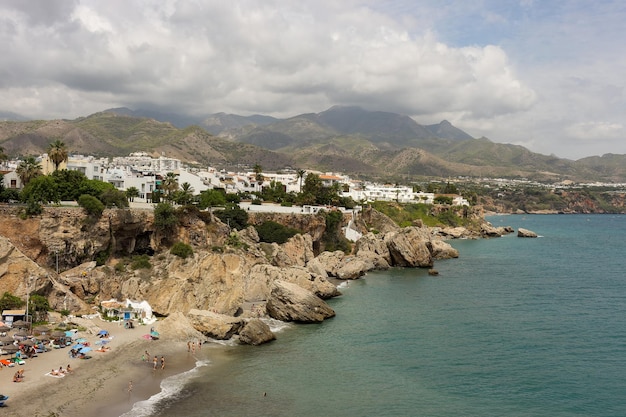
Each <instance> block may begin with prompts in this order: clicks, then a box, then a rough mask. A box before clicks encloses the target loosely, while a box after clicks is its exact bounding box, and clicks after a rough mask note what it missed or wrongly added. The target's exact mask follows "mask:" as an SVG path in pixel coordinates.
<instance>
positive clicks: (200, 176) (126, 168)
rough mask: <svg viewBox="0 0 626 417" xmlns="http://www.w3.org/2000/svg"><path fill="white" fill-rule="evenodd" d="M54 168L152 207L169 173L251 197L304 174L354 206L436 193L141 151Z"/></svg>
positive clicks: (11, 180)
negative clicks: (223, 166) (197, 164)
mask: <svg viewBox="0 0 626 417" xmlns="http://www.w3.org/2000/svg"><path fill="white" fill-rule="evenodd" d="M36 161H37V162H38V163H39V165H40V166H41V171H42V174H44V175H47V174H50V173H52V172H53V171H55V165H54V163H53V161H52V160H51V158H50V157H49V156H48V154H46V153H44V154H42V155H41V156H39V157H38V158H37V159H36ZM19 163H20V161H19V160H10V161H5V162H4V163H3V165H1V166H0V174H2V175H3V185H4V187H5V188H8V189H21V188H22V186H23V184H22V180H21V179H20V176H19V175H18V172H17V168H18V166H19ZM58 169H60V170H62V169H67V170H69V171H78V172H81V173H83V174H84V175H85V176H86V177H87V178H88V179H92V180H100V181H104V182H108V183H111V184H113V185H114V186H115V187H116V188H117V189H118V190H120V191H126V190H128V189H130V188H131V187H134V188H136V189H137V190H138V191H139V193H138V194H139V195H138V196H137V197H135V198H134V202H136V203H152V202H153V201H154V200H153V198H154V194H155V191H156V190H159V187H160V186H161V184H162V181H163V180H164V178H166V177H167V175H168V174H170V173H173V174H174V175H175V176H176V179H177V183H178V184H179V185H182V184H188V189H189V190H191V191H192V193H193V194H194V195H198V194H200V193H201V192H203V191H205V190H209V189H223V190H224V191H225V192H226V193H232V194H238V193H239V194H252V193H255V192H260V191H262V190H263V188H265V187H269V186H271V185H272V183H274V184H278V183H280V184H282V185H283V187H284V191H285V192H287V193H290V192H294V193H298V192H300V191H301V187H302V184H303V181H304V179H305V178H306V175H308V174H309V173H314V174H316V175H318V176H319V178H320V180H321V181H322V183H323V184H324V185H325V186H332V185H334V184H337V185H338V186H339V194H340V196H341V197H346V198H348V197H349V198H351V199H352V200H354V201H355V202H360V203H365V202H371V201H396V202H399V203H425V204H433V203H434V200H435V193H429V192H423V191H415V190H414V189H413V188H412V187H410V186H406V185H397V184H395V185H391V184H379V183H374V182H366V181H360V180H355V179H352V178H350V176H348V175H346V174H342V173H329V172H319V171H313V170H301V171H296V170H285V171H280V172H255V171H254V170H245V171H241V172H227V171H225V170H218V169H216V168H212V167H207V168H206V169H197V168H191V167H189V166H188V165H187V164H185V163H184V162H183V161H180V160H178V159H175V158H168V157H166V156H159V157H158V158H154V157H152V156H150V155H149V154H148V153H146V152H135V153H131V154H130V155H129V156H126V157H114V158H98V157H94V156H89V155H69V156H68V157H67V160H65V161H62V162H61V163H60V164H59V166H58ZM449 197H450V198H451V199H452V202H453V205H456V206H467V205H469V202H468V201H467V200H466V199H465V198H463V197H462V196H460V195H450V196H449Z"/></svg>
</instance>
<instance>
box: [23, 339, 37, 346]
mask: <svg viewBox="0 0 626 417" xmlns="http://www.w3.org/2000/svg"><path fill="white" fill-rule="evenodd" d="M20 343H21V344H22V345H24V346H33V345H34V344H35V342H33V341H32V340H30V339H26V340H24V341H22V342H20Z"/></svg>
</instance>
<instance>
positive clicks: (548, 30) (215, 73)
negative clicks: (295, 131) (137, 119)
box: [0, 0, 626, 159]
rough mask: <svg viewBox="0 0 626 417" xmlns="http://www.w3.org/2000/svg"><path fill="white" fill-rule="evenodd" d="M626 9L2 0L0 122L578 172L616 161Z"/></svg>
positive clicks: (594, 2)
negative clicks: (506, 158) (428, 132)
mask: <svg viewBox="0 0 626 417" xmlns="http://www.w3.org/2000/svg"><path fill="white" fill-rule="evenodd" d="M624 22H626V2H624V1H623V0H614V1H602V0H517V1H515V0H473V1H467V0H404V1H393V0H341V1H336V0H315V1H304V0H294V1H284V0H282V1H281V0H241V1H240V0H230V1H222V0H197V1H192V0H179V1H175V0H154V1H153V0H133V1H131V0H107V1H101V0H28V1H24V0H3V1H1V2H0V56H1V57H2V58H1V59H2V64H1V65H0V111H10V112H14V113H18V114H20V115H23V116H27V117H30V118H43V119H54V118H67V119H73V118H76V117H79V116H86V115H89V114H91V113H94V112H97V111H101V110H104V109H107V108H111V107H119V106H126V107H129V108H132V109H139V108H151V109H158V110H162V111H174V112H181V113H192V114H194V115H206V114H210V113H217V112H227V113H235V114H241V115H250V114H267V115H272V116H275V117H289V116H294V115H297V114H300V113H305V112H320V111H323V110H326V109H327V108H328V107H330V106H332V105H335V104H342V105H359V106H362V107H364V108H366V109H369V110H383V111H391V112H398V113H403V114H407V115H409V116H412V117H413V118H414V119H415V120H416V121H417V122H419V123H422V124H431V123H438V122H440V121H441V120H443V119H447V120H449V121H450V122H452V123H453V124H454V125H455V126H457V127H460V128H461V129H463V130H465V131H466V132H468V133H469V134H471V135H472V136H474V137H480V136H486V137H488V138H489V139H491V140H492V141H494V142H504V143H514V144H519V145H522V146H525V147H527V148H529V149H530V150H532V151H535V152H540V153H543V154H555V155H557V156H559V157H563V158H571V159H578V158H582V157H584V156H591V155H602V154H604V153H619V154H626V92H625V84H626V76H625V75H626V29H625V27H626V25H625V24H624Z"/></svg>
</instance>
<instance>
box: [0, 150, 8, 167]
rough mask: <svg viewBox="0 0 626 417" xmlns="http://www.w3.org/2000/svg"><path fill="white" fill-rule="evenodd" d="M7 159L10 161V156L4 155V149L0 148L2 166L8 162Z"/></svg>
mask: <svg viewBox="0 0 626 417" xmlns="http://www.w3.org/2000/svg"><path fill="white" fill-rule="evenodd" d="M7 159H9V155H7V154H6V153H4V148H3V147H2V146H0V164H2V162H4V161H6V160H7Z"/></svg>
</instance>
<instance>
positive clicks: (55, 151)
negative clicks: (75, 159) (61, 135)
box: [48, 139, 67, 171]
mask: <svg viewBox="0 0 626 417" xmlns="http://www.w3.org/2000/svg"><path fill="white" fill-rule="evenodd" d="M48 157H49V158H50V160H51V161H52V163H53V164H54V170H55V171H58V170H59V165H61V163H63V162H65V161H67V148H66V147H65V143H63V142H62V141H61V140H59V139H57V140H55V141H54V142H52V143H51V144H49V145H48Z"/></svg>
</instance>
